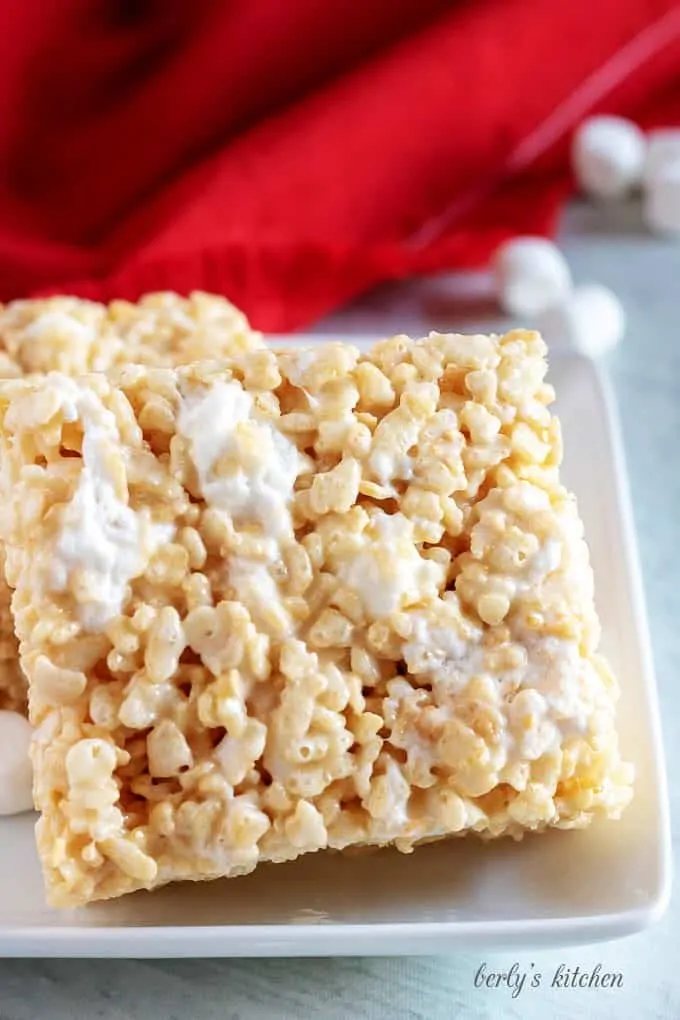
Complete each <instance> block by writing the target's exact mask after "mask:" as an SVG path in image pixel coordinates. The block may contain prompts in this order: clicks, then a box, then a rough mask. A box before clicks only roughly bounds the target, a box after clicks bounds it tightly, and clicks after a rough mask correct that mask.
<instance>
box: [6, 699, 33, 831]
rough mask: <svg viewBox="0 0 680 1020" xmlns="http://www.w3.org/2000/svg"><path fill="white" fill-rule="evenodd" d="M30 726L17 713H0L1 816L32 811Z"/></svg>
mask: <svg viewBox="0 0 680 1020" xmlns="http://www.w3.org/2000/svg"><path fill="white" fill-rule="evenodd" d="M31 733H32V730H31V724H30V723H29V721H28V719H24V717H23V715H19V713H18V712H5V711H0V815H18V814H21V813H22V812H23V811H30V810H31V809H32V808H33V769H32V767H31V759H30V758H29V754H28V749H29V745H30V742H31Z"/></svg>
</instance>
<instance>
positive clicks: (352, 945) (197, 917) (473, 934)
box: [0, 337, 671, 957]
mask: <svg viewBox="0 0 680 1020" xmlns="http://www.w3.org/2000/svg"><path fill="white" fill-rule="evenodd" d="M324 339H327V338H324ZM297 340H298V338H296V342H297ZM299 342H301V343H304V344H309V343H311V342H312V341H311V340H310V338H308V337H303V338H299ZM549 378H550V380H551V381H552V383H553V384H554V385H555V388H556V390H557V393H558V402H557V411H558V413H559V415H560V417H561V420H562V427H563V433H564V440H565V450H566V454H565V462H564V467H563V478H564V481H565V483H566V484H567V486H568V487H569V488H570V489H572V490H573V491H574V492H575V493H576V494H577V496H578V500H579V507H580V512H581V516H582V518H583V520H584V523H585V527H586V535H587V538H588V542H589V545H590V549H591V556H592V562H593V567H594V571H595V579H596V591H597V604H598V610H599V613H600V617H601V620H602V628H603V650H604V652H605V653H606V654H607V655H608V657H609V659H610V661H611V663H612V666H613V668H614V670H615V672H616V674H617V676H618V678H619V681H620V684H621V689H622V697H621V701H620V707H619V728H620V733H621V741H622V745H623V752H624V756H625V758H626V759H628V760H631V761H633V762H634V763H635V766H636V769H637V775H638V779H637V783H636V796H635V798H634V799H633V802H632V804H631V805H630V807H629V808H628V809H627V810H626V811H625V813H624V816H623V818H622V820H621V821H620V822H609V823H607V822H603V823H602V824H593V825H592V826H591V827H590V828H589V829H587V830H586V831H583V832H560V831H553V832H548V833H545V834H542V835H540V836H531V835H530V836H527V838H526V839H525V840H524V841H523V842H522V843H515V842H514V841H511V840H499V841H497V842H495V843H490V844H484V843H482V842H480V841H478V840H477V839H461V840H451V841H448V842H443V843H437V844H433V845H431V846H426V847H422V848H420V849H419V850H417V851H416V852H415V853H414V854H412V855H409V856H404V855H402V854H399V853H397V852H396V851H393V850H381V851H378V852H375V853H370V854H362V855H357V856H353V855H349V854H344V855H342V854H333V853H330V852H327V853H318V854H313V855H308V856H306V857H304V858H301V859H299V860H298V861H295V862H293V863H291V864H285V865H271V864H265V865H262V866H261V867H260V868H259V869H258V870H257V871H256V872H255V873H253V874H251V875H249V876H247V877H245V878H239V879H236V880H231V881H225V880H222V881H218V882H208V883H185V884H184V885H175V886H171V887H166V888H165V889H161V890H159V891H157V892H154V893H144V892H141V893H135V894H134V895H132V896H127V897H124V898H122V899H120V900H114V901H111V902H108V903H103V904H96V905H94V906H91V907H88V908H87V909H84V910H73V911H54V910H50V909H49V908H48V907H47V906H46V905H45V902H44V897H43V888H42V880H41V876H40V869H39V865H38V861H37V857H36V852H35V849H34V846H33V833H32V829H33V822H34V818H33V816H21V817H16V818H5V819H0V955H5V956H59V957H69V956H90V957H94V956H99V957H105V956H111V957H115V956H117V957H161V956H194V957H195V956H233V957H236V956H251V957H252V956H336V955H342V954H345V955H352V956H356V955H378V954H379V955H386V954H398V953H406V954H415V953H427V954H430V953H443V952H447V951H450V950H453V949H455V948H465V949H466V950H471V949H473V948H476V947H480V946H485V947H487V948H502V947H504V946H510V945H512V946H513V947H514V948H515V949H518V948H521V947H528V946H532V945H540V946H541V947H547V946H549V945H553V946H557V945H566V944H577V943H586V942H595V941H599V940H604V939H612V938H617V937H620V936H624V935H630V934H632V933H633V932H636V931H639V930H640V929H642V928H644V927H646V926H647V925H649V924H650V923H651V922H652V921H654V920H656V919H657V918H658V917H660V916H661V914H662V913H663V912H664V910H665V908H666V906H667V904H668V899H669V895H670V871H671V867H670V823H669V811H668V795H667V789H666V776H665V770H664V763H663V751H662V743H661V728H660V723H659V709H658V703H657V693H656V685H655V681H654V675H653V666H652V658H651V652H650V644H649V637H648V633H647V625H646V620H645V612H644V606H643V596H642V581H641V576H640V569H639V565H638V557H637V550H636V545H635V536H634V531H633V520H632V513H631V508H630V501H629V495H628V490H627V485H626V479H625V467H624V464H623V457H622V449H621V442H620V438H619V432H618V427H617V424H616V421H615V415H614V410H613V401H612V397H611V395H610V393H609V388H608V385H607V383H606V380H604V379H603V378H602V377H601V375H600V373H599V372H598V370H597V369H596V367H595V366H594V365H593V363H592V362H590V361H589V360H588V359H586V358H583V357H581V356H578V355H558V356H556V357H553V358H552V359H551V368H550V376H549Z"/></svg>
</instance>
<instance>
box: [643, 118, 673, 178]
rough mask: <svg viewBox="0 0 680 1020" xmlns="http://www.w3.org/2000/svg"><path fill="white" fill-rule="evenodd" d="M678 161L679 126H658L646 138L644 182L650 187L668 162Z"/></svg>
mask: <svg viewBox="0 0 680 1020" xmlns="http://www.w3.org/2000/svg"><path fill="white" fill-rule="evenodd" d="M679 161H680V128H659V129H658V130H656V131H650V133H649V136H648V138H647V156H646V159H645V170H644V178H643V179H644V184H645V186H646V187H650V186H651V185H652V184H653V182H654V179H655V178H656V176H657V175H658V174H659V172H663V169H664V167H666V166H668V165H669V163H677V162H679Z"/></svg>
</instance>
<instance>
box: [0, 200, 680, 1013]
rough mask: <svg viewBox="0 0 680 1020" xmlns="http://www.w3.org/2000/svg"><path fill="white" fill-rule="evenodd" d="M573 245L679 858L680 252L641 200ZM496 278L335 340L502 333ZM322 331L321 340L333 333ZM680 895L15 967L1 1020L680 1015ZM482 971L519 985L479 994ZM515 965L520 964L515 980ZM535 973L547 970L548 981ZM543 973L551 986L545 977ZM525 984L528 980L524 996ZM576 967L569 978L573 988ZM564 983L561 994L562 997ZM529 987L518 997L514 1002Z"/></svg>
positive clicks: (413, 294)
mask: <svg viewBox="0 0 680 1020" xmlns="http://www.w3.org/2000/svg"><path fill="white" fill-rule="evenodd" d="M562 240H563V244H564V248H565V250H566V252H567V255H568V257H569V260H570V262H571V264H572V267H573V269H574V273H575V276H576V278H577V279H578V280H579V281H583V282H585V281H588V280H597V281H600V282H603V283H606V284H609V285H610V286H611V287H613V288H614V290H616V291H617V292H618V293H619V294H620V295H621V297H622V299H623V300H624V302H625V305H626V309H627V312H628V334H627V336H626V339H625V342H624V344H623V345H622V347H621V348H620V349H619V350H617V351H616V352H614V353H613V354H612V355H610V356H609V357H608V358H607V367H608V369H609V371H610V373H611V376H612V379H613V382H614V386H615V390H616V394H617V397H618V401H619V409H620V414H621V418H622V422H623V430H624V440H625V448H626V454H627V461H628V468H629V473H630V480H631V487H632V493H633V502H634V509H635V517H636V525H637V532H638V539H639V544H640V551H641V558H642V565H643V572H644V579H645V589H646V596H647V605H648V612H649V618H650V625H651V632H652V640H653V646H654V656H655V663H656V671H657V676H658V682H659V687H660V691H661V700H662V709H663V725H664V736H665V742H666V749H667V760H668V767H669V772H670V777H671V801H672V804H671V810H672V817H673V850H674V858H675V863H676V868H677V864H678V861H679V857H680V784H678V783H675V782H673V777H674V776H675V775H676V774H677V773H678V771H679V770H680V703H679V700H678V696H677V687H678V682H679V680H680V638H679V636H678V633H679V627H678V616H679V614H680V595H679V594H678V591H679V584H678V581H679V580H680V444H679V440H678V437H679V436H680V241H679V242H676V243H673V242H669V241H662V240H659V239H655V238H652V237H650V236H649V235H647V234H646V233H645V232H644V230H643V229H642V227H641V225H640V222H639V212H638V210H637V208H636V207H635V206H634V205H631V206H628V207H625V208H622V209H617V210H614V211H603V210H598V209H594V208H591V207H588V206H586V205H580V204H579V205H574V206H572V207H571V208H570V209H569V211H568V213H567V215H566V216H565V221H564V225H563V231H562ZM505 325H508V323H507V322H504V321H503V320H500V319H498V318H497V317H496V313H495V312H494V309H493V305H492V304H491V303H490V302H489V300H488V295H487V293H486V290H485V287H484V285H483V282H482V283H481V284H480V285H477V284H476V283H473V284H472V285H471V282H470V281H469V280H466V281H461V280H460V279H451V278H449V277H441V278H438V279H432V280H429V281H427V282H426V283H408V284H403V285H401V286H398V287H387V288H383V289H381V290H380V291H378V292H377V293H375V294H373V295H371V296H370V297H368V298H366V299H364V300H363V301H361V302H359V303H357V304H356V305H354V306H352V307H351V308H348V309H346V310H345V311H343V312H342V313H341V314H339V315H336V316H334V317H333V318H331V319H328V320H326V321H325V322H324V323H322V324H321V326H320V329H321V330H323V331H324V332H329V333H339V332H350V333H352V332H364V333H386V332H389V331H390V330H393V331H395V332H396V331H408V332H411V331H412V332H418V331H425V330H427V329H432V328H439V329H460V330H462V331H470V330H475V329H478V328H480V329H481V328H501V327H502V326H505ZM315 331H319V328H318V329H317V330H315ZM679 945H680V895H679V894H678V892H677V888H676V890H675V891H674V894H673V897H672V901H671V906H670V909H669V911H668V913H667V915H666V917H665V918H664V919H663V920H662V921H661V922H659V923H658V924H657V925H656V926H655V927H653V928H652V929H650V930H649V931H647V932H645V933H642V934H640V935H636V936H634V937H632V938H629V939H626V940H623V941H621V942H614V943H608V944H606V945H599V946H589V947H583V948H575V949H574V948H571V949H565V950H550V951H544V952H533V953H517V954H512V953H503V954H484V953H481V954H478V953H475V954H470V955H466V954H460V955H457V956H455V957H445V958H444V957H441V958H402V959H381V958H374V959H367V960H360V959H331V960H272V961H267V960H260V961H228V960H223V961H222V960H211V961H200V960H196V961H194V960H186V961H177V960H172V961H105V960H102V961H97V960H90V961H60V960H52V961H44V962H43V961H37V960H32V961H31V960H29V961H21V960H6V961H0V1020H34V1018H35V1017H36V1016H42V1017H45V1018H47V1020H61V1018H69V1020H81V1018H82V1020H90V1018H93V1017H98V1018H101V1020H129V1018H132V1017H141V1016H143V1017H144V1018H145V1020H156V1018H157V1020H189V1018H192V1020H193V1018H197V1020H198V1018H201V1020H203V1018H205V1020H212V1018H218V1017H219V1018H220V1020H250V1018H255V1020H265V1018H266V1020H269V1018H276V1020H287V1018H293V1017H295V1018H300V1017H307V1016H309V1017H317V1016H318V1017H323V1018H324V1020H335V1018H337V1020H341V1018H342V1020H344V1018H346V1017H350V1016H351V1017H353V1018H355V1020H360V1018H371V1020H374V1018H382V1017H404V1018H423V1020H439V1018H441V1020H444V1018H447V1020H448V1018H454V1017H456V1018H458V1017H461V1018H470V1020H496V1018H500V1017H507V1018H510V1020H519V1018H521V1020H531V1018H534V1017H535V1018H537V1020H538V1018H539V1017H542V1016H543V1015H544V1014H548V1015H550V1016H551V1017H552V1020H568V1018H572V1017H573V1018H576V1017H582V1016H588V1017H597V1018H598V1020H610V1018H611V1020H619V1018H623V1020H627V1018H628V1017H630V1018H631V1020H632V1018H635V1020H677V1018H678V1017H680V967H679V966H678V947H679ZM482 964H485V965H486V969H487V971H493V972H505V973H508V972H510V973H511V974H512V975H514V976H513V977H511V979H510V983H511V984H512V985H513V987H512V988H509V987H508V986H507V984H505V985H503V986H502V987H500V988H497V989H492V990H489V989H483V988H479V987H475V977H476V975H477V974H478V972H479V968H480V966H481V965H482ZM513 964H516V968H515V969H514V970H513V969H512V968H513ZM598 964H600V965H601V973H604V972H608V973H616V974H620V975H621V983H622V987H613V988H611V989H608V990H605V989H603V988H602V987H600V988H594V987H593V988H578V987H576V988H572V987H561V984H563V981H561V980H560V978H559V977H558V979H557V982H558V983H557V984H556V985H553V977H554V975H555V973H556V972H557V971H558V968H559V967H560V965H563V966H564V967H567V968H569V969H570V971H571V972H572V973H573V969H574V968H575V967H577V966H578V967H579V968H580V970H581V972H584V971H585V972H588V973H592V971H593V969H594V968H595V967H596V966H597V965H598ZM532 965H533V970H532ZM536 972H540V973H541V975H542V982H541V985H540V987H539V988H532V987H531V981H530V975H531V974H533V973H536ZM522 974H527V975H528V977H527V979H526V981H525V983H524V985H523V987H522V988H521V991H519V990H518V984H519V980H520V979H521V976H522ZM564 974H565V971H564V970H562V972H561V975H562V978H564ZM551 985H552V987H551ZM513 990H514V992H515V994H514V995H513Z"/></svg>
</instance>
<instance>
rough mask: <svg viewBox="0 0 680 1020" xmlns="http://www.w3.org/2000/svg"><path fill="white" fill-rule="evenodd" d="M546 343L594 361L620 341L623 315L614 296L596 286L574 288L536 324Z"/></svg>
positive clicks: (600, 285)
mask: <svg viewBox="0 0 680 1020" xmlns="http://www.w3.org/2000/svg"><path fill="white" fill-rule="evenodd" d="M537 328H538V329H539V330H540V332H541V333H542V334H543V339H544V340H545V341H546V343H547V344H548V345H549V346H551V347H555V348H559V347H568V348H571V349H574V350H577V351H580V352H581V353H582V354H587V355H589V356H590V357H592V358H597V357H599V356H600V355H602V354H605V353H606V352H607V351H609V350H611V349H612V348H613V347H616V345H617V344H619V343H620V342H621V340H622V339H623V334H624V333H625V329H626V315H625V312H624V310H623V306H622V304H621V302H620V301H619V299H618V298H617V296H616V294H614V293H613V292H612V291H611V290H609V288H608V287H604V286H603V285H602V284H600V283H588V284H583V285H582V286H579V287H576V288H575V289H574V290H573V291H572V293H571V294H570V295H569V296H568V297H567V298H565V299H563V300H562V301H559V302H557V303H556V304H554V305H553V306H552V307H551V308H548V309H546V310H545V311H544V312H543V313H542V315H541V316H540V319H539V321H538V322H537Z"/></svg>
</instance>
